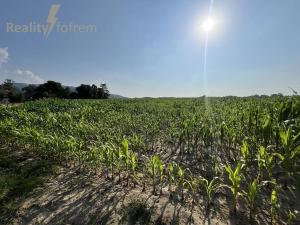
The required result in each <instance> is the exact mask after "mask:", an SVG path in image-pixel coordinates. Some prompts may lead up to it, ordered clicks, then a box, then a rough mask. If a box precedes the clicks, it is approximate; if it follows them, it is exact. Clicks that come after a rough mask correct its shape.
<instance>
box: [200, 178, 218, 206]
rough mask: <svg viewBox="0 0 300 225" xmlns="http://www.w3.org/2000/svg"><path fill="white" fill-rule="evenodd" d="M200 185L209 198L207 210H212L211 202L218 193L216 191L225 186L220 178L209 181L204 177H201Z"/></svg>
mask: <svg viewBox="0 0 300 225" xmlns="http://www.w3.org/2000/svg"><path fill="white" fill-rule="evenodd" d="M199 181H200V185H201V186H202V187H203V188H204V190H205V194H206V197H207V205H206V207H207V210H209V209H210V206H211V201H212V198H213V196H214V194H215V193H216V191H217V190H218V189H219V188H221V187H222V186H223V185H222V184H221V183H220V178H219V177H214V178H213V179H212V180H208V179H206V178H204V177H201V178H200V179H199Z"/></svg>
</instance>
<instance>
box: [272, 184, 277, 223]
mask: <svg viewBox="0 0 300 225" xmlns="http://www.w3.org/2000/svg"><path fill="white" fill-rule="evenodd" d="M277 206H278V197H277V190H276V188H274V189H273V190H272V192H271V224H273V222H274V220H275V219H276V216H277Z"/></svg>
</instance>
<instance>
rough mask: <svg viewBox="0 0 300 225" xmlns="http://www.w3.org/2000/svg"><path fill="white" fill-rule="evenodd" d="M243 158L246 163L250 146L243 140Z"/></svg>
mask: <svg viewBox="0 0 300 225" xmlns="http://www.w3.org/2000/svg"><path fill="white" fill-rule="evenodd" d="M241 154H242V160H243V161H244V162H245V163H246V162H247V161H248V158H249V146H248V143H247V142H246V141H243V145H242V147H241Z"/></svg>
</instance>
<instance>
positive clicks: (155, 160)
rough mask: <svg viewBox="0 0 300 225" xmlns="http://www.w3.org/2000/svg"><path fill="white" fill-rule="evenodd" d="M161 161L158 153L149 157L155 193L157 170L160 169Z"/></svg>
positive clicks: (154, 192)
mask: <svg viewBox="0 0 300 225" xmlns="http://www.w3.org/2000/svg"><path fill="white" fill-rule="evenodd" d="M159 162H160V157H159V156H158V155H153V156H151V157H150V158H149V169H150V175H151V178H152V187H153V190H152V192H153V194H154V195H156V175H157V170H158V169H159V168H158V167H159Z"/></svg>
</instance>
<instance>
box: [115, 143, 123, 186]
mask: <svg viewBox="0 0 300 225" xmlns="http://www.w3.org/2000/svg"><path fill="white" fill-rule="evenodd" d="M116 167H117V170H118V176H119V182H121V173H122V169H123V151H122V149H121V148H118V149H117V150H116Z"/></svg>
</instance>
